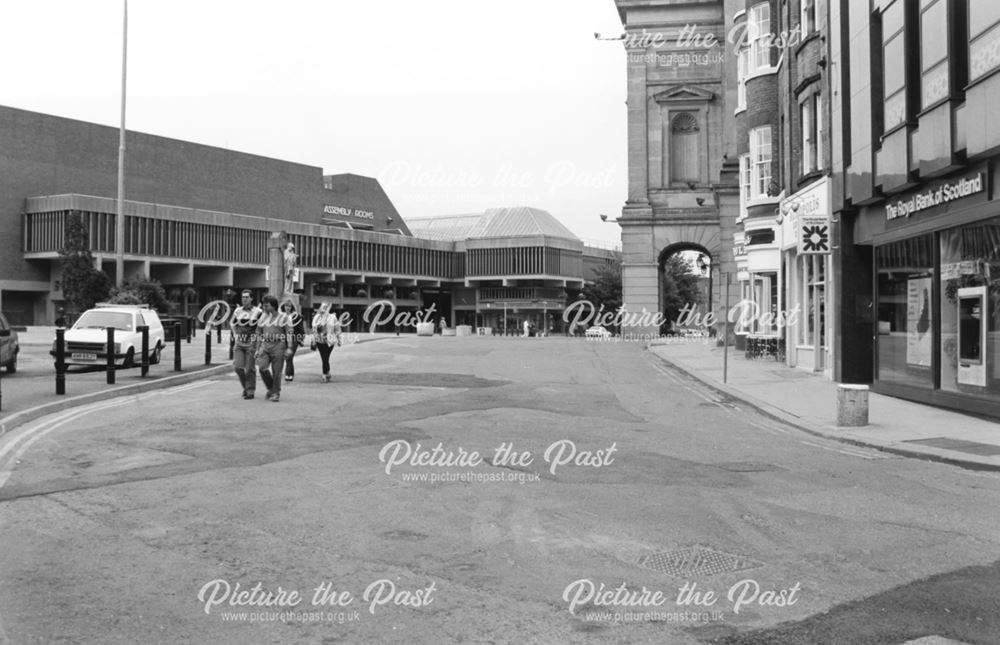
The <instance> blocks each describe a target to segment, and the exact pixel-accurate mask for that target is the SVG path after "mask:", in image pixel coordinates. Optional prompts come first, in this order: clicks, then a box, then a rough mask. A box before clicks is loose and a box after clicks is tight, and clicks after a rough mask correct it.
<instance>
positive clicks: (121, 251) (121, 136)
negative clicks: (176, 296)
mask: <svg viewBox="0 0 1000 645" xmlns="http://www.w3.org/2000/svg"><path fill="white" fill-rule="evenodd" d="M122 4H123V11H122V105H121V126H120V127H119V130H118V206H117V209H116V211H115V284H117V285H118V286H119V287H121V286H122V284H124V282H125V212H124V210H125V209H124V204H125V72H126V70H127V69H128V0H122Z"/></svg>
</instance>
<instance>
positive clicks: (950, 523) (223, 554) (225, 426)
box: [0, 336, 1000, 645]
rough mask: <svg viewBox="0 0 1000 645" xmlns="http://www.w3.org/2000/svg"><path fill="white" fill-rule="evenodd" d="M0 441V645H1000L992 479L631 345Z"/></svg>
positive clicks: (378, 363) (414, 343) (378, 369)
mask: <svg viewBox="0 0 1000 645" xmlns="http://www.w3.org/2000/svg"><path fill="white" fill-rule="evenodd" d="M334 362H335V370H334V371H335V374H336V377H335V379H334V382H332V383H329V384H323V383H320V382H319V378H318V369H317V365H318V357H316V356H309V357H306V358H304V359H303V360H297V363H296V366H297V373H298V376H297V379H296V381H295V382H294V383H291V384H286V385H285V388H284V391H283V393H282V400H281V402H280V403H271V402H268V401H266V400H264V399H263V398H261V397H258V398H257V399H255V400H253V401H244V400H242V399H241V398H240V390H239V386H238V384H237V382H236V380H235V377H228V376H227V377H225V378H216V379H215V380H211V381H202V382H198V383H192V384H188V385H184V386H179V387H177V388H174V389H172V390H162V391H157V392H149V393H144V394H139V395H136V396H131V397H125V398H122V399H116V400H112V401H107V402H104V403H99V404H93V405H91V406H87V407H84V408H78V409H75V410H72V411H66V412H62V413H60V414H58V415H53V416H51V417H48V418H45V419H39V420H36V421H34V422H32V423H30V424H27V425H25V426H22V427H20V428H18V429H17V430H16V431H14V432H11V433H9V434H8V435H6V436H4V437H2V438H0V543H2V544H3V545H4V548H3V549H0V642H9V643H52V642H68V643H112V644H113V643H137V642H142V643H189V642H191V643H206V642H212V643H323V644H327V643H544V644H548V643H668V644H674V643H677V644H681V645H685V644H690V643H704V642H716V643H726V644H740V643H761V644H764V643H767V644H771V643H796V644H799V643H815V644H820V643H831V644H833V643H837V644H838V645H841V644H852V643H858V644H861V643H864V644H866V645H867V644H870V643H886V644H888V643H902V642H905V641H907V640H910V639H915V638H918V637H921V636H926V635H941V636H944V637H948V638H952V639H957V640H960V641H964V642H968V643H983V644H987V643H990V644H993V643H997V642H1000V623H998V616H1000V611H998V609H1000V607H998V603H997V599H996V597H995V590H996V589H997V583H998V582H1000V580H998V578H1000V576H998V572H997V565H996V562H997V561H998V560H1000V530H998V529H1000V518H998V517H997V513H996V512H995V509H996V508H997V507H998V501H1000V495H998V493H1000V477H998V476H997V475H995V474H992V473H977V472H970V471H965V470H960V469H957V468H953V467H949V466H946V465H941V464H935V463H929V462H923V461H916V460H909V459H905V458H898V457H891V456H887V455H884V454H882V453H878V452H875V451H871V450H867V449H862V448H857V447H852V446H847V445H844V444H839V443H837V442H833V441H828V440H824V439H819V438H816V437H813V436H810V435H806V434H803V433H801V432H799V431H797V430H794V429H791V428H789V427H787V426H782V425H781V424H779V423H777V422H775V421H772V420H769V419H767V418H764V417H762V416H760V415H758V414H756V413H755V412H753V411H751V410H748V409H744V408H742V407H741V405H740V404H737V403H734V402H732V401H726V400H722V399H720V398H719V397H718V396H717V395H715V394H713V393H712V392H710V391H708V390H706V389H705V388H704V387H702V386H701V385H698V384H696V383H694V382H692V381H690V380H688V379H687V378H685V377H683V376H680V375H679V374H677V373H676V372H674V371H672V370H670V369H669V368H668V367H666V366H665V365H664V364H663V363H661V362H660V361H658V360H657V359H656V358H655V357H653V356H652V355H650V354H648V353H647V352H645V351H643V349H642V348H641V346H638V345H632V344H610V343H595V342H585V341H583V340H580V339H566V338H549V339H535V338H532V339H517V338H478V337H472V338H441V337H433V338H417V337H414V336H410V337H402V338H398V339H395V338H393V339H387V340H384V341H380V342H377V343H364V344H358V345H352V346H350V347H346V348H342V349H338V350H337V351H336V352H335V353H334Z"/></svg>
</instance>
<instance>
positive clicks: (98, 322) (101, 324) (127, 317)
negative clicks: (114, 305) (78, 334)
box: [73, 311, 132, 331]
mask: <svg viewBox="0 0 1000 645" xmlns="http://www.w3.org/2000/svg"><path fill="white" fill-rule="evenodd" d="M107 327H114V328H115V329H122V330H125V331H132V314H126V313H121V312H114V311H88V312H86V313H85V314H83V315H82V316H80V319H79V320H77V321H76V324H75V325H73V329H106V328H107Z"/></svg>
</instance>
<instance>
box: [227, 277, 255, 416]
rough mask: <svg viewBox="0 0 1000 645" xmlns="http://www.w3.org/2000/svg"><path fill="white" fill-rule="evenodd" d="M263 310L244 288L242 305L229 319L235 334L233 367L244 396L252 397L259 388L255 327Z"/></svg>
mask: <svg viewBox="0 0 1000 645" xmlns="http://www.w3.org/2000/svg"><path fill="white" fill-rule="evenodd" d="M260 315H261V310H260V308H259V307H255V306H254V304H253V293H252V292H250V291H249V290H244V291H243V293H242V294H240V306H239V307H237V308H236V311H234V312H233V315H232V317H231V318H230V319H229V330H230V331H231V332H232V335H233V369H234V370H235V371H236V376H238V377H239V379H240V385H241V386H242V387H243V398H244V399H252V398H253V397H254V391H255V390H256V389H257V371H256V369H255V368H254V359H255V357H254V352H255V351H256V340H255V338H254V336H255V334H254V329H255V328H256V326H257V321H258V320H259V319H260Z"/></svg>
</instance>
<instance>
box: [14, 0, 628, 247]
mask: <svg viewBox="0 0 1000 645" xmlns="http://www.w3.org/2000/svg"><path fill="white" fill-rule="evenodd" d="M123 4H124V2H123V0H88V1H87V2H81V1H80V0H32V1H31V2H23V1H20V0H0V12H2V13H0V15H2V17H3V24H4V26H5V29H4V36H3V38H0V61H3V63H2V64H0V104H3V105H7V106H11V107H16V108H21V109H26V110H32V111H36V112H43V113H46V114H52V115H56V116H62V117H69V118H74V119H81V120H84V121H91V122H95V123H100V124H103V125H110V126H114V127H117V126H118V124H119V120H120V102H121V71H122V61H121V57H122V14H123ZM595 32H599V33H601V34H602V35H605V36H614V35H618V34H620V33H621V32H622V26H621V23H620V21H619V20H618V14H617V11H616V9H615V5H614V0H503V1H502V2H497V1H496V0H424V1H420V2H418V1H416V0H367V1H363V2H362V1H357V0H327V1H325V2H322V1H320V0H282V1H281V2H276V1H270V2H263V1H260V0H239V1H235V0H170V1H166V0H161V1H159V2H154V1H152V0H146V1H138V2H137V1H136V0H132V2H130V3H129V4H128V50H127V51H128V72H127V93H126V95H127V101H126V105H127V107H126V127H127V128H128V129H129V130H136V131H140V132H145V133H149V134H154V135H158V136H164V137H171V138H176V139H182V140H185V141H193V142H196V143H201V144H206V145H212V146H219V147H223V148H227V149H231V150H237V151H240V152H248V153H252V154H258V155H263V156H266V157H273V158H277V159H282V160H287V161H294V162H298V163H304V164H308V165H312V166H319V167H321V168H322V169H323V172H324V174H337V173H354V174H358V175H364V176H369V177H376V178H377V179H378V180H379V181H380V182H381V184H382V187H383V188H384V189H385V191H386V193H387V194H388V195H389V198H390V199H391V200H392V202H393V204H394V205H395V206H396V209H397V210H398V211H399V212H400V214H401V215H402V216H403V218H404V219H406V218H413V217H427V216H435V215H450V214H465V213H478V212H482V211H484V210H485V209H487V208H493V207H502V206H533V207H536V208H541V209H544V210H547V211H549V212H550V213H552V214H553V215H554V216H556V217H557V218H558V219H559V220H560V221H561V222H563V223H564V224H565V225H566V226H567V227H569V229H570V230H572V231H573V232H574V233H576V235H577V236H578V237H580V238H581V239H583V240H585V241H587V242H601V243H604V244H613V243H616V242H618V241H620V228H619V227H618V225H617V224H614V223H603V222H602V221H601V220H600V214H602V213H603V214H606V215H608V216H609V219H613V218H615V217H617V216H618V215H620V213H621V208H622V206H623V205H624V202H625V196H626V172H627V138H626V106H625V98H626V69H625V52H624V47H623V45H622V43H621V42H615V41H605V40H597V39H595V38H594V33H595Z"/></svg>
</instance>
